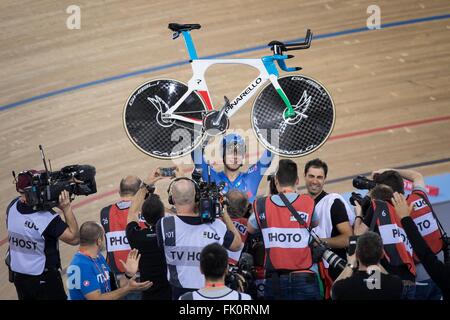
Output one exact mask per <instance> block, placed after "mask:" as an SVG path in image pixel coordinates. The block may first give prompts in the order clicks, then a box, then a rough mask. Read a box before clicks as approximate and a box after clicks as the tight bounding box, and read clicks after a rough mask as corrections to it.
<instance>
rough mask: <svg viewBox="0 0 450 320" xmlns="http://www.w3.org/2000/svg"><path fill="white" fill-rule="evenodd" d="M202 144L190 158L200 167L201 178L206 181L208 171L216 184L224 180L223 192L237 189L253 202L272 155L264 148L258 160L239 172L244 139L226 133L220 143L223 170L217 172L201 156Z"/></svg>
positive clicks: (243, 156)
mask: <svg viewBox="0 0 450 320" xmlns="http://www.w3.org/2000/svg"><path fill="white" fill-rule="evenodd" d="M203 148H204V147H203V146H200V147H198V148H197V149H196V150H194V151H193V152H192V159H193V161H194V164H195V168H197V169H201V171H202V174H203V180H204V181H208V179H209V177H208V171H209V172H210V174H211V177H210V178H211V181H210V182H216V183H217V184H219V183H221V182H225V188H224V189H223V192H224V193H226V192H228V191H229V190H233V189H238V190H240V191H242V192H244V193H246V194H247V196H248V198H249V201H250V202H253V200H254V199H255V197H256V194H257V193H258V187H259V184H260V182H261V179H262V178H263V176H264V173H265V171H266V170H267V169H268V168H269V167H270V164H271V162H272V158H273V155H272V153H271V152H270V151H268V150H265V151H264V153H263V155H262V156H261V158H260V159H259V161H258V162H257V163H256V164H254V165H252V166H250V168H249V169H248V170H247V172H241V171H240V168H241V167H242V166H243V162H244V160H245V153H246V145H245V140H244V138H242V137H241V136H240V135H237V134H235V133H230V134H227V135H226V136H224V137H223V139H222V141H221V143H220V151H221V155H222V160H223V165H224V170H223V171H221V172H217V171H216V170H214V168H213V167H212V166H211V165H209V164H208V163H207V161H206V160H205V158H204V156H203Z"/></svg>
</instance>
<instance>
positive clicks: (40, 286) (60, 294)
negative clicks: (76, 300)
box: [13, 270, 67, 300]
mask: <svg viewBox="0 0 450 320" xmlns="http://www.w3.org/2000/svg"><path fill="white" fill-rule="evenodd" d="M13 280H14V286H15V287H16V291H17V297H18V298H19V300H67V295H66V292H65V291H64V285H63V281H62V278H61V273H60V272H59V270H48V271H44V273H42V274H41V275H39V276H31V275H27V274H21V273H16V272H15V273H14V275H13Z"/></svg>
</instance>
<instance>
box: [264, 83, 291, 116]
mask: <svg viewBox="0 0 450 320" xmlns="http://www.w3.org/2000/svg"><path fill="white" fill-rule="evenodd" d="M269 79H270V82H272V85H273V86H274V87H275V90H276V91H277V93H278V95H279V96H280V97H281V99H282V100H283V102H284V104H285V105H286V110H285V111H284V115H285V116H286V118H294V117H295V111H294V108H293V107H292V104H291V102H290V101H289V98H288V97H287V96H286V93H284V91H283V89H282V88H281V86H280V84H279V83H278V78H277V77H276V76H275V75H270V78H269Z"/></svg>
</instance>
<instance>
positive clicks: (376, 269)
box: [331, 231, 402, 300]
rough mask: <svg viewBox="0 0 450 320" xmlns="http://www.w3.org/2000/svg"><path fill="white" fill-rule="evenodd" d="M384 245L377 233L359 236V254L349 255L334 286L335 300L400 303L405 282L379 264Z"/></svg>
mask: <svg viewBox="0 0 450 320" xmlns="http://www.w3.org/2000/svg"><path fill="white" fill-rule="evenodd" d="M382 256H383V242H382V240H381V237H380V236H379V235H378V234H376V233H375V232H371V231H368V232H366V233H364V234H363V235H361V236H359V237H358V241H357V243H356V252H355V253H351V255H350V256H347V262H348V264H347V267H346V268H345V269H344V270H343V271H342V272H341V274H340V275H339V277H338V278H337V279H336V281H335V282H334V284H333V287H332V290H331V298H332V299H333V300H400V298H401V296H402V280H401V279H400V278H399V277H397V276H393V275H389V274H387V273H386V271H385V270H384V269H383V267H382V266H381V265H380V259H381V257H382Z"/></svg>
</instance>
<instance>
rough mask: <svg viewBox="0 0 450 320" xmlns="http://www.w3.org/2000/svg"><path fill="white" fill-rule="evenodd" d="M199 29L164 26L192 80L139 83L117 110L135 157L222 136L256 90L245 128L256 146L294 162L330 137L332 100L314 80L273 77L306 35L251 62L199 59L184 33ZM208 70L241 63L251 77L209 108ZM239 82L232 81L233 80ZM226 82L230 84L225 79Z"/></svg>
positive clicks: (177, 152) (173, 153)
mask: <svg viewBox="0 0 450 320" xmlns="http://www.w3.org/2000/svg"><path fill="white" fill-rule="evenodd" d="M200 27H201V26H200V25H199V24H176V23H170V24H169V29H170V30H172V31H173V39H177V38H178V37H179V36H180V34H181V35H182V36H183V37H184V41H185V44H186V48H187V51H188V53H189V57H190V64H191V66H192V71H193V76H192V78H191V79H190V80H189V82H188V84H187V85H186V84H184V83H182V82H180V81H177V80H173V79H152V80H150V81H147V82H145V83H144V84H142V85H140V86H139V87H138V88H137V89H136V90H135V91H134V92H133V93H132V94H131V95H130V96H129V98H128V100H127V102H126V104H125V108H124V111H123V121H124V127H125V131H126V133H127V135H128V137H129V138H130V140H131V142H132V143H133V144H134V145H135V146H136V147H137V148H138V149H140V150H141V151H142V152H144V153H146V154H148V155H150V156H152V157H156V158H160V159H174V158H178V157H182V156H184V155H186V154H188V153H190V152H191V151H192V150H194V149H195V148H196V147H198V146H199V145H200V144H201V143H202V142H203V141H204V140H205V138H206V137H207V136H214V135H219V134H223V133H225V131H226V130H227V129H228V127H229V119H230V118H231V117H232V116H233V115H234V114H236V112H237V111H238V110H239V109H241V108H242V107H243V106H244V104H245V103H246V102H247V101H249V100H250V99H251V98H252V97H253V96H254V95H255V94H256V93H257V92H259V93H258V95H257V96H256V98H255V100H254V102H253V107H252V110H251V116H250V119H251V123H252V128H253V131H254V134H255V135H256V137H257V139H258V141H259V142H260V143H261V144H262V145H263V146H264V147H265V148H267V149H269V150H270V151H272V152H274V153H276V154H278V155H281V156H284V157H300V156H304V155H306V154H309V153H311V152H313V151H315V150H317V149H318V148H319V147H320V146H321V145H322V144H323V143H324V142H325V141H326V140H327V138H328V137H329V136H330V134H331V131H332V130H333V126H334V121H335V114H336V113H335V108H334V103H333V100H332V98H331V96H330V94H329V93H328V91H327V90H326V89H325V87H324V86H323V85H322V84H320V83H319V82H318V81H316V80H314V79H312V78H310V77H306V76H304V75H300V74H297V75H289V76H282V77H280V76H279V72H278V69H277V66H276V65H278V67H279V68H280V69H281V70H283V71H286V72H295V71H299V70H301V69H302V68H300V67H293V68H292V67H287V66H286V63H285V60H287V59H291V58H293V56H292V55H286V54H284V52H286V51H293V50H303V49H308V48H309V47H310V46H311V41H312V36H313V35H312V32H311V30H309V29H308V31H307V33H306V36H305V39H304V41H303V42H298V43H283V42H280V41H271V42H270V43H269V44H268V46H269V47H270V49H271V50H272V53H273V54H272V55H268V56H263V57H262V58H256V59H201V58H199V57H198V55H197V51H196V49H195V46H194V43H193V40H192V38H191V34H190V32H191V31H192V30H195V29H200ZM214 64H244V65H249V66H252V67H254V68H256V69H258V70H259V75H258V76H257V77H256V78H255V79H254V80H253V81H252V82H251V83H250V84H249V85H248V86H247V87H246V88H244V90H242V92H241V93H240V94H239V95H238V96H237V97H236V98H234V99H233V100H231V101H229V100H228V99H227V98H226V97H225V103H224V105H223V106H222V107H221V108H220V109H218V110H215V109H214V108H213V106H212V102H211V97H210V95H209V91H208V87H207V83H206V80H205V72H206V70H207V69H208V68H209V67H210V66H212V65H214ZM237 76H239V75H237ZM230 81H233V78H230Z"/></svg>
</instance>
